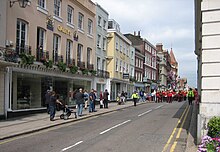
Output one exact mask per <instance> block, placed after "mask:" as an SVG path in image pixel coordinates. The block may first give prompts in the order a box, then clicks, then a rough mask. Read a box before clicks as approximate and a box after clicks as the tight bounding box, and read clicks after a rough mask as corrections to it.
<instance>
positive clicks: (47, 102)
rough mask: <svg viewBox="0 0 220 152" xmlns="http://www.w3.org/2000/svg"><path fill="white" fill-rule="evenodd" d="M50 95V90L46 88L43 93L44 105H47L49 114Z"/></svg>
mask: <svg viewBox="0 0 220 152" xmlns="http://www.w3.org/2000/svg"><path fill="white" fill-rule="evenodd" d="M50 96H51V92H50V90H47V92H46V94H45V105H46V107H47V113H48V114H50V108H49V102H50Z"/></svg>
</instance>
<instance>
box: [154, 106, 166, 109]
mask: <svg viewBox="0 0 220 152" xmlns="http://www.w3.org/2000/svg"><path fill="white" fill-rule="evenodd" d="M163 106H164V105H160V106H158V107H156V108H154V109H159V108H161V107H163Z"/></svg>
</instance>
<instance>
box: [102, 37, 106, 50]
mask: <svg viewBox="0 0 220 152" xmlns="http://www.w3.org/2000/svg"><path fill="white" fill-rule="evenodd" d="M102 43H103V44H102V48H103V50H106V38H103V42H102Z"/></svg>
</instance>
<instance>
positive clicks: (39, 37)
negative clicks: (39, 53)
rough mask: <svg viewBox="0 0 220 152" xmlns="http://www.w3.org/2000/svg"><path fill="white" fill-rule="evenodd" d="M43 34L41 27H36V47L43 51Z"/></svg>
mask: <svg viewBox="0 0 220 152" xmlns="http://www.w3.org/2000/svg"><path fill="white" fill-rule="evenodd" d="M45 33H46V31H45V30H44V29H43V28H41V27H38V28H37V47H38V48H39V47H41V48H43V49H44V43H45Z"/></svg>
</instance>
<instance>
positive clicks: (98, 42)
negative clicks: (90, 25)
mask: <svg viewBox="0 0 220 152" xmlns="http://www.w3.org/2000/svg"><path fill="white" fill-rule="evenodd" d="M100 41H101V35H99V34H98V38H97V47H99V48H100Z"/></svg>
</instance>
